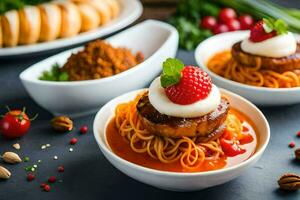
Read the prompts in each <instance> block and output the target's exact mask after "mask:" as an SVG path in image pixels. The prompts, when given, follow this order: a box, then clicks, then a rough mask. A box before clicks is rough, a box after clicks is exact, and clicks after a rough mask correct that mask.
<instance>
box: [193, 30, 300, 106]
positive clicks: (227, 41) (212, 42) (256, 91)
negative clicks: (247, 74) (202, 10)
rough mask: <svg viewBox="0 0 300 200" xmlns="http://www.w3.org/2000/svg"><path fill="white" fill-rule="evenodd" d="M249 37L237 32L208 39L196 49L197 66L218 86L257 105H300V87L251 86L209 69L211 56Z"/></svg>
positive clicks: (297, 36) (242, 32)
mask: <svg viewBox="0 0 300 200" xmlns="http://www.w3.org/2000/svg"><path fill="white" fill-rule="evenodd" d="M248 35H249V31H235V32H228V33H222V34H218V35H215V36H213V37H210V38H208V39H206V40H205V41H203V42H201V43H200V44H199V45H198V47H197V48H196V51H195V55H194V56H195V60H196V62H197V64H198V65H199V66H200V67H201V68H202V69H203V70H205V71H207V72H208V74H209V75H210V76H211V78H212V79H213V82H214V83H215V84H216V85H218V86H219V87H222V88H225V89H227V90H230V91H233V92H235V93H237V94H239V95H241V96H243V97H245V98H247V99H248V100H250V101H251V102H253V103H255V104H258V105H264V106H279V105H288V104H295V103H300V87H296V88H278V89H276V88H265V87H255V86H250V85H246V84H242V83H238V82H235V81H232V80H229V79H226V78H223V77H221V76H219V75H217V74H215V73H214V72H212V71H210V70H209V69H208V68H207V66H206V64H207V62H208V60H209V59H210V58H211V56H213V55H214V54H216V53H218V52H220V51H223V50H228V49H231V47H232V45H233V44H234V43H236V42H238V41H241V40H243V39H244V38H246V37H247V36H248ZM296 39H297V41H300V37H299V35H296Z"/></svg>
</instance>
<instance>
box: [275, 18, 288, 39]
mask: <svg viewBox="0 0 300 200" xmlns="http://www.w3.org/2000/svg"><path fill="white" fill-rule="evenodd" d="M274 27H275V28H274V29H275V30H276V32H277V34H279V35H281V34H287V33H288V31H287V29H288V26H287V24H286V23H285V22H284V21H283V20H282V19H278V20H276V21H275V23H274Z"/></svg>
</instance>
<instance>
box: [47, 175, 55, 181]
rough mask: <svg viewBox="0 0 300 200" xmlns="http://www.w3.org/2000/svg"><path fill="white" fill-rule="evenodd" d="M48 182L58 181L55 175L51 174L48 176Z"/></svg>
mask: <svg viewBox="0 0 300 200" xmlns="http://www.w3.org/2000/svg"><path fill="white" fill-rule="evenodd" d="M48 182H49V183H55V182H56V178H55V176H50V177H49V178H48Z"/></svg>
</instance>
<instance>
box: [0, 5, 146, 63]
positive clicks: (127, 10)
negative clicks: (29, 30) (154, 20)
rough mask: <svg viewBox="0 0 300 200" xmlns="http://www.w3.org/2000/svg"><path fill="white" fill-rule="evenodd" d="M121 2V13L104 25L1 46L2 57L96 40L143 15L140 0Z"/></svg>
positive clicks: (0, 55)
mask: <svg viewBox="0 0 300 200" xmlns="http://www.w3.org/2000/svg"><path fill="white" fill-rule="evenodd" d="M120 2H121V6H122V8H121V13H120V15H119V16H118V17H117V18H116V19H113V20H112V21H111V22H109V23H107V24H105V25H104V26H101V27H99V28H97V29H95V30H92V31H88V32H84V33H80V34H78V35H76V36H74V37H69V38H62V39H57V40H53V41H50V42H42V43H36V44H31V45H23V46H16V47H8V48H0V58H1V57H2V58H4V57H11V56H18V55H29V54H33V53H40V52H44V51H49V50H53V49H59V48H63V47H67V46H71V45H76V44H80V43H83V42H86V41H90V40H94V39H97V38H100V37H103V36H105V35H108V34H110V33H113V32H115V31H118V30H120V29H122V28H124V27H126V26H128V25H130V24H131V23H133V22H134V21H135V20H136V19H137V18H139V17H140V16H141V14H142V11H143V7H142V4H141V2H140V1H138V0H120Z"/></svg>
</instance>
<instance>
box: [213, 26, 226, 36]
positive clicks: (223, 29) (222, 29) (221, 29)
mask: <svg viewBox="0 0 300 200" xmlns="http://www.w3.org/2000/svg"><path fill="white" fill-rule="evenodd" d="M228 31H229V28H228V26H227V25H226V24H217V25H216V26H215V27H214V29H213V33H214V34H219V33H225V32H228Z"/></svg>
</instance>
